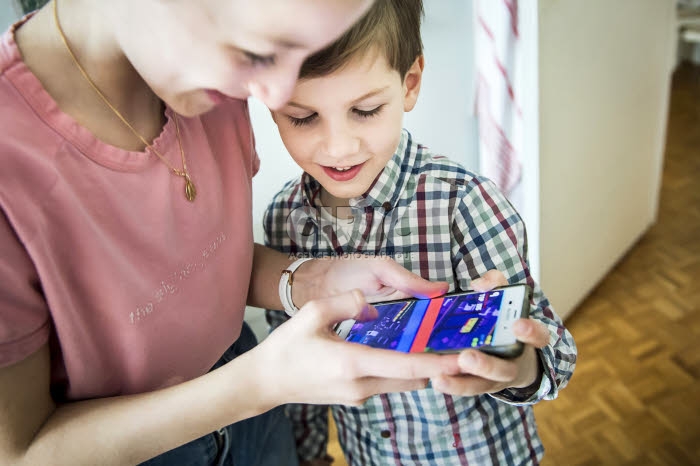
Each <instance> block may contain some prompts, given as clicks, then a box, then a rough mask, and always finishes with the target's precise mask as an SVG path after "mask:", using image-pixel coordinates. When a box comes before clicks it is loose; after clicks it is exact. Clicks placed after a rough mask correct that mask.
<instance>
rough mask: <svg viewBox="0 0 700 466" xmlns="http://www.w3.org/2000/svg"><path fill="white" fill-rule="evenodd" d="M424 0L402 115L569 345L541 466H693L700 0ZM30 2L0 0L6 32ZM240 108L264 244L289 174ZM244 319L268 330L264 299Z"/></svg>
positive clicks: (698, 313)
mask: <svg viewBox="0 0 700 466" xmlns="http://www.w3.org/2000/svg"><path fill="white" fill-rule="evenodd" d="M424 1H425V9H426V18H425V23H424V27H423V37H424V43H425V56H426V60H425V62H426V70H425V74H424V84H423V88H422V92H421V96H420V99H419V102H418V105H417V107H416V109H415V110H414V111H413V112H411V113H409V114H408V115H407V117H406V122H405V125H406V127H408V128H410V129H411V131H412V132H413V133H414V135H415V136H416V137H417V139H418V140H420V141H422V142H425V143H426V144H428V145H430V147H431V149H433V151H434V152H438V153H443V154H445V155H448V156H449V157H451V158H453V159H454V160H456V161H458V162H460V163H462V164H463V165H464V166H466V167H467V168H468V169H470V170H472V171H475V172H481V173H483V174H485V175H486V176H489V177H490V178H492V179H493V180H494V181H496V182H497V183H498V184H499V186H500V187H501V188H502V189H503V190H504V191H505V192H506V193H507V194H508V196H509V197H510V199H511V201H512V202H513V203H514V204H515V206H516V207H517V208H518V210H519V211H520V212H521V214H522V215H523V218H524V219H525V222H526V224H527V228H528V239H529V242H530V249H529V255H530V262H531V265H532V271H533V275H534V277H535V278H536V279H537V280H539V282H540V283H541V285H542V288H543V289H544V290H545V292H546V293H547V295H548V297H549V298H550V300H551V302H552V304H553V305H554V308H555V309H556V310H557V311H558V313H559V314H560V315H561V316H562V317H564V318H565V319H566V324H567V326H568V327H569V329H570V330H571V332H572V334H573V335H574V337H575V339H576V342H577V344H578V350H579V359H578V361H579V362H578V367H577V369H576V372H575V373H574V377H573V379H572V381H571V383H570V384H569V386H568V387H567V388H566V389H565V390H564V391H563V392H562V393H561V395H560V396H559V398H558V399H557V400H555V401H551V402H542V403H540V404H539V405H537V406H536V408H535V411H536V415H537V421H538V426H539V429H540V433H541V436H542V440H543V442H544V445H545V448H546V454H545V461H544V464H548V465H567V466H575V465H690V464H700V416H698V413H699V412H700V386H699V385H698V381H699V380H700V344H699V343H698V341H700V286H698V284H697V280H698V279H699V278H700V0H684V1H678V0H613V1H611V0H585V1H584V0H424ZM41 3H44V2H43V1H40V0H39V1H32V0H23V1H19V0H0V27H2V28H3V29H5V28H6V27H7V26H8V25H9V24H11V23H12V22H14V21H15V20H16V19H17V18H18V17H19V16H21V14H22V12H23V11H29V10H31V9H33V8H35V7H36V5H37V4H41ZM251 115H252V120H253V125H254V128H255V135H256V141H257V150H258V152H259V155H260V158H261V161H262V166H261V170H260V172H259V173H258V175H257V176H256V177H255V179H254V182H253V183H254V190H255V197H254V201H255V205H254V221H255V225H256V226H255V228H256V229H255V237H256V240H257V241H258V242H262V241H263V237H262V231H263V230H262V225H261V220H262V213H263V210H264V208H265V206H266V205H267V203H268V202H269V200H270V198H271V196H272V195H273V194H274V193H275V192H277V190H278V189H279V188H280V187H281V186H282V184H283V183H284V182H285V181H287V180H289V179H290V178H292V177H293V176H295V175H296V174H298V173H299V169H298V168H297V166H296V165H295V164H294V163H293V161H292V160H291V158H290V157H289V156H288V155H287V154H286V151H285V149H284V146H283V145H282V143H281V141H280V139H279V136H278V134H277V131H276V128H275V126H274V124H273V122H272V120H271V118H270V116H269V114H268V111H267V109H265V108H264V107H262V105H260V104H259V103H258V102H255V101H251ZM431 144H432V145H431ZM246 320H247V321H249V322H250V323H251V324H252V326H253V328H254V330H255V332H256V334H257V335H258V337H259V338H264V337H265V335H266V333H267V328H266V324H265V321H264V317H263V313H262V312H261V311H260V310H259V309H253V308H249V309H247V311H246ZM300 344H303V342H300ZM330 450H331V453H332V454H333V456H335V458H336V462H335V464H336V465H341V466H342V465H343V464H345V463H344V461H343V460H342V454H341V453H340V451H339V449H338V445H337V442H333V443H332V444H331V446H330Z"/></svg>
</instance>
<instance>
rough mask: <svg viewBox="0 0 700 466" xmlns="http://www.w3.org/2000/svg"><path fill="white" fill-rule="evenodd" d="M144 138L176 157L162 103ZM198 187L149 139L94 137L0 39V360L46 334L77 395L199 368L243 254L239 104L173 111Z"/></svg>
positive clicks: (230, 306)
mask: <svg viewBox="0 0 700 466" xmlns="http://www.w3.org/2000/svg"><path fill="white" fill-rule="evenodd" d="M166 115H167V123H166V125H165V127H164V129H163V132H162V133H161V134H160V136H159V137H158V138H157V139H156V140H155V141H154V142H153V146H154V147H155V148H156V149H157V150H159V151H160V152H161V153H162V154H163V155H164V156H165V157H166V158H167V159H169V161H170V162H171V164H172V165H173V166H175V167H180V166H181V160H180V151H179V147H178V143H177V138H176V135H175V124H174V120H173V116H174V114H173V112H172V111H171V110H170V109H167V110H166ZM178 119H179V122H180V131H181V135H182V144H183V147H184V151H185V154H186V157H187V165H188V168H189V171H190V173H191V175H192V179H193V181H194V183H195V184H196V187H197V190H198V194H197V198H196V200H195V201H194V202H193V203H191V202H188V201H187V200H186V199H185V194H184V180H183V179H182V178H180V177H177V176H174V175H173V174H172V173H171V172H170V171H169V170H168V168H167V167H166V166H165V164H163V162H162V161H160V160H159V159H158V158H157V157H156V156H155V155H154V154H152V153H151V152H150V150H147V151H145V152H129V151H126V150H122V149H118V148H115V147H112V146H109V145H107V144H105V143H103V142H101V141H99V140H97V139H96V138H95V137H94V136H93V135H92V134H91V133H90V132H89V131H88V130H86V129H85V128H84V127H81V126H80V125H78V124H77V123H76V121H75V120H73V119H72V118H71V117H70V116H68V115H67V114H65V113H63V112H62V111H61V110H60V109H59V108H58V106H57V104H56V102H55V101H54V100H53V99H52V98H51V97H50V96H49V95H48V94H47V92H46V91H45V90H44V88H43V87H42V85H41V83H40V82H39V80H38V79H37V78H36V77H35V76H34V75H33V74H32V73H31V72H30V71H29V69H28V68H27V67H26V66H25V65H24V63H23V62H22V59H21V56H20V53H19V50H18V49H17V46H16V44H15V42H14V27H13V28H12V29H10V30H9V31H8V32H6V33H5V34H4V35H3V36H1V39H0V132H1V137H0V366H7V365H10V364H13V363H16V362H18V361H20V360H22V359H23V358H25V357H27V356H28V355H30V354H32V353H33V352H35V351H36V350H37V349H39V348H40V347H41V346H42V345H43V344H45V343H46V342H49V345H50V349H51V358H52V369H51V384H52V392H53V393H54V395H55V396H56V397H57V399H59V400H77V399H85V398H93V397H104V396H110V395H118V394H129V393H138V392H144V391H148V390H152V389H157V388H160V387H164V386H168V385H172V384H175V383H178V382H182V381H185V380H188V379H192V378H194V377H197V376H199V375H201V374H203V373H205V372H207V370H208V369H209V368H210V367H211V366H212V365H213V364H214V363H215V362H216V361H217V359H218V358H219V357H220V356H221V354H222V353H223V352H224V351H225V350H226V348H227V347H228V346H229V345H231V344H232V343H233V342H234V341H235V340H236V339H237V338H238V336H239V333H240V330H241V325H242V320H243V311H244V306H245V302H246V296H247V292H248V284H249V280H250V272H251V268H252V260H253V234H252V200H251V197H252V189H251V180H252V177H253V175H254V174H255V172H256V171H257V169H258V164H259V161H258V158H257V155H256V154H255V150H254V144H253V141H252V132H251V127H250V121H249V118H248V108H247V105H246V102H244V101H230V102H226V103H223V104H221V105H220V106H218V107H217V108H215V109H214V110H212V111H211V112H209V113H207V114H205V115H203V116H201V117H197V118H184V117H178Z"/></svg>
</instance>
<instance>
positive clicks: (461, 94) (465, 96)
mask: <svg viewBox="0 0 700 466" xmlns="http://www.w3.org/2000/svg"><path fill="white" fill-rule="evenodd" d="M422 33H423V44H424V47H425V63H426V65H425V73H424V81H423V85H422V87H421V94H420V97H419V99H418V104H417V105H416V108H415V109H414V110H413V111H412V112H410V113H408V114H407V115H406V118H405V121H404V126H405V127H406V128H408V129H409V130H410V131H411V132H412V133H413V135H414V137H415V138H416V139H417V140H418V141H420V142H421V143H422V144H425V145H427V146H428V147H430V149H431V150H433V151H434V152H436V153H442V154H444V155H448V156H450V157H451V158H453V159H454V160H456V161H458V162H460V163H462V164H463V165H464V166H466V167H467V168H469V169H471V170H474V171H476V170H478V157H477V153H476V150H477V149H476V147H477V146H476V140H475V135H476V124H475V120H474V118H473V107H474V99H473V95H474V51H473V49H472V43H473V40H472V36H473V27H472V0H428V1H426V2H425V21H424V23H423V29H422ZM249 102H250V109H251V118H252V121H253V128H254V130H255V138H256V142H257V144H256V145H257V150H258V154H259V155H260V159H261V168H260V171H259V172H258V174H257V176H256V177H255V178H254V179H253V190H254V198H253V222H254V223H253V228H254V233H255V239H256V241H258V242H262V241H263V229H262V214H263V212H264V210H265V207H266V206H267V204H268V203H269V201H270V200H271V198H272V196H273V195H274V194H275V193H276V192H277V191H278V190H279V189H280V188H281V187H282V184H283V183H284V182H285V181H287V180H289V179H291V178H293V177H295V176H297V175H298V174H299V173H300V169H299V168H298V167H297V166H296V165H295V164H294V162H293V161H292V159H291V157H290V156H289V154H288V153H287V151H286V149H285V148H284V145H282V142H281V140H280V139H279V134H278V133H277V129H276V127H275V125H274V123H273V121H272V119H271V118H270V116H269V112H268V110H267V109H266V108H265V107H264V106H263V105H262V104H260V103H259V102H257V101H255V100H253V99H251V100H250V101H249ZM246 321H248V322H249V323H250V324H251V326H252V327H253V330H254V331H255V333H256V334H257V335H258V338H261V337H263V336H264V335H265V334H266V324H265V322H264V318H263V316H262V312H260V310H258V309H254V308H248V309H247V311H246Z"/></svg>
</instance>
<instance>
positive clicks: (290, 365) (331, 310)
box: [235, 290, 459, 407]
mask: <svg viewBox="0 0 700 466" xmlns="http://www.w3.org/2000/svg"><path fill="white" fill-rule="evenodd" d="M376 316H377V311H376V309H374V307H372V306H370V305H369V304H367V302H366V300H365V298H364V296H363V295H362V293H361V292H360V291H358V290H353V291H350V292H346V293H343V294H341V295H338V296H334V297H331V298H325V299H319V300H316V301H311V302H309V303H307V304H306V305H305V306H303V307H302V309H300V310H299V312H298V313H297V314H296V315H295V316H294V318H293V319H290V320H289V321H288V322H286V323H284V324H282V325H281V326H279V327H278V328H277V329H276V330H275V331H274V332H272V333H271V334H270V335H269V336H268V337H267V338H266V339H265V340H264V341H263V342H262V343H261V344H260V345H258V346H257V347H256V348H254V349H252V350H251V351H249V352H247V353H245V354H243V355H241V356H239V357H238V358H237V359H236V360H235V362H236V364H240V363H243V364H246V365H247V366H248V367H247V368H245V369H243V370H242V371H241V372H239V373H241V374H247V373H251V374H255V375H254V377H256V384H257V386H256V391H257V393H258V396H259V400H260V401H261V402H262V403H263V406H269V407H272V406H276V405H278V404H283V403H312V404H336V403H340V404H346V405H360V404H362V403H363V402H364V400H366V399H367V398H368V397H370V396H372V395H376V394H379V393H387V392H399V391H410V390H417V389H420V388H424V387H425V386H426V385H427V382H428V379H430V378H434V377H440V376H444V375H454V374H457V373H458V372H459V366H458V363H457V355H456V354H455V355H437V354H405V353H399V352H396V351H391V350H384V349H375V348H370V347H368V346H364V345H359V344H354V343H348V342H346V341H343V340H342V339H341V338H340V337H339V336H338V335H336V334H335V332H334V331H333V325H334V324H335V323H337V322H340V321H343V320H346V319H357V320H368V319H373V318H375V317H376ZM248 371H250V372H248Z"/></svg>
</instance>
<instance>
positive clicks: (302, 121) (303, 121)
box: [287, 113, 318, 127]
mask: <svg viewBox="0 0 700 466" xmlns="http://www.w3.org/2000/svg"><path fill="white" fill-rule="evenodd" d="M317 116H318V113H312V114H311V115H309V116H307V117H304V118H295V117H293V116H289V115H287V118H289V121H290V123H292V126H296V127H298V126H304V125H308V124H310V123H311V122H312V121H314V120H315V119H316V117H317Z"/></svg>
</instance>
